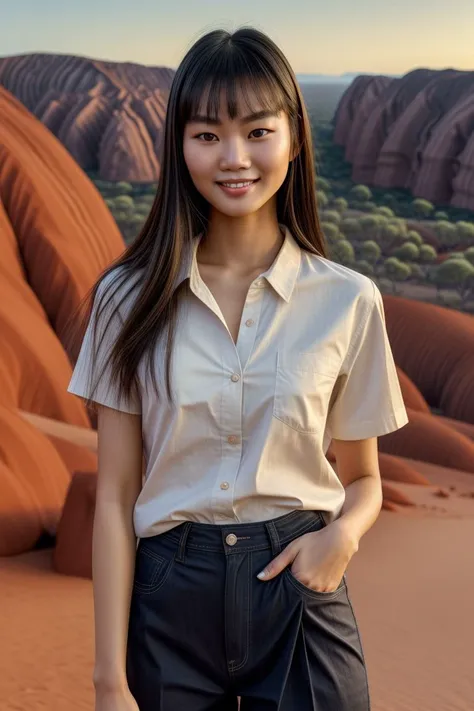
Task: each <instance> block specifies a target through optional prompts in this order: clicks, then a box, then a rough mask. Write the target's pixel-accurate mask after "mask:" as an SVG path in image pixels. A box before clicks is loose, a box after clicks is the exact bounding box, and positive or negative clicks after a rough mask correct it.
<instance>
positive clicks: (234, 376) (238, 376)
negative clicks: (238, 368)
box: [230, 373, 240, 383]
mask: <svg viewBox="0 0 474 711" xmlns="http://www.w3.org/2000/svg"><path fill="white" fill-rule="evenodd" d="M230 379H231V380H232V382H233V383H237V382H238V381H239V380H240V375H239V374H238V373H232V375H231V376H230Z"/></svg>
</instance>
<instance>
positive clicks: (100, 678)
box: [92, 670, 128, 693]
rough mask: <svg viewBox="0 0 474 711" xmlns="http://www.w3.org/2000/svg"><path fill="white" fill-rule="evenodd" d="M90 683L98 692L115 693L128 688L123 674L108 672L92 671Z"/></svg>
mask: <svg viewBox="0 0 474 711" xmlns="http://www.w3.org/2000/svg"><path fill="white" fill-rule="evenodd" d="M92 683H93V684H94V688H95V690H96V691H98V692H104V693H105V692H115V691H122V690H125V689H127V688H128V683H127V676H126V674H125V673H124V672H122V673H121V672H119V671H115V672H113V671H110V672H108V673H104V672H101V671H99V670H94V674H93V676H92Z"/></svg>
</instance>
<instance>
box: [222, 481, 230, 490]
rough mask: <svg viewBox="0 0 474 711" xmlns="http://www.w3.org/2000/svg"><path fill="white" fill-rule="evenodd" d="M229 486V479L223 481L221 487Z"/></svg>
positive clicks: (226, 487)
mask: <svg viewBox="0 0 474 711" xmlns="http://www.w3.org/2000/svg"><path fill="white" fill-rule="evenodd" d="M228 488H229V482H228V481H223V482H221V489H228Z"/></svg>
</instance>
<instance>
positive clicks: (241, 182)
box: [216, 178, 260, 187]
mask: <svg viewBox="0 0 474 711" xmlns="http://www.w3.org/2000/svg"><path fill="white" fill-rule="evenodd" d="M257 180H260V178H254V179H251V178H248V180H241V181H239V182H233V181H232V180H216V183H217V185H225V184H226V183H229V184H231V185H232V186H235V187H240V186H242V185H245V184H246V183H256V182H257Z"/></svg>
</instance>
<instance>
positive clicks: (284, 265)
mask: <svg viewBox="0 0 474 711" xmlns="http://www.w3.org/2000/svg"><path fill="white" fill-rule="evenodd" d="M279 224H280V227H281V228H282V230H283V232H284V235H285V239H284V242H283V244H282V246H281V249H280V251H279V252H278V254H277V256H276V258H275V260H274V262H273V264H272V265H271V266H270V267H269V268H268V269H267V271H266V272H263V273H262V274H261V275H260V277H259V278H260V279H266V280H267V281H268V283H269V284H271V286H272V287H273V288H274V289H275V291H276V292H277V294H279V296H281V298H282V299H284V300H285V301H286V302H289V301H290V299H291V295H292V293H293V290H294V288H295V284H296V280H297V278H298V273H299V269H300V264H301V248H300V246H299V245H298V243H297V242H296V240H295V238H294V237H293V235H292V234H291V232H290V230H289V229H288V227H287V226H286V225H284V224H282V223H279ZM202 235H203V232H200V233H199V234H198V235H197V236H196V237H194V238H193V241H192V247H191V250H189V252H188V255H187V257H186V259H185V260H184V261H183V264H182V265H181V269H180V271H179V274H178V279H177V282H176V286H179V284H181V282H183V281H184V280H185V279H190V281H191V288H193V287H196V286H198V284H199V283H200V282H201V278H200V276H199V269H198V266H197V258H196V255H197V248H198V246H199V242H200V241H201V238H202Z"/></svg>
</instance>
